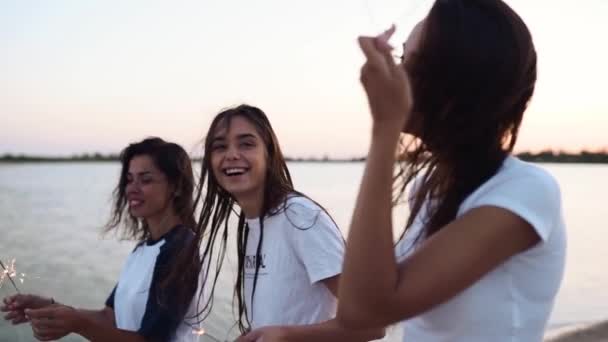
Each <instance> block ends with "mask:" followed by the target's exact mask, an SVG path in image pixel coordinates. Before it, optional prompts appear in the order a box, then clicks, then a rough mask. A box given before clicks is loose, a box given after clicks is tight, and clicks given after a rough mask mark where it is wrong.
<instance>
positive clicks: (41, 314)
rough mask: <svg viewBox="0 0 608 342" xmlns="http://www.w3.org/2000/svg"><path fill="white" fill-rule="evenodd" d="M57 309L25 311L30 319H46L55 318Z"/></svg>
mask: <svg viewBox="0 0 608 342" xmlns="http://www.w3.org/2000/svg"><path fill="white" fill-rule="evenodd" d="M54 313H55V308H52V307H50V308H41V309H25V314H26V315H27V316H28V317H29V318H46V317H53V316H54Z"/></svg>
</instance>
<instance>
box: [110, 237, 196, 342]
mask: <svg viewBox="0 0 608 342" xmlns="http://www.w3.org/2000/svg"><path fill="white" fill-rule="evenodd" d="M192 239H193V234H192V232H191V231H190V230H188V229H186V228H185V227H183V226H177V227H175V228H173V229H171V230H170V231H169V232H168V233H166V234H165V235H164V236H162V237H161V238H160V239H158V240H156V241H143V242H141V243H140V244H138V245H137V247H135V249H134V250H133V252H132V253H131V254H130V255H129V257H128V258H127V261H126V262H125V265H124V267H123V269H122V272H121V274H120V278H119V280H118V284H116V286H115V287H114V290H112V293H111V294H110V296H109V297H108V299H107V300H106V306H108V307H110V308H112V309H113V310H114V319H115V321H116V327H117V328H118V329H122V330H128V331H134V332H137V333H138V334H139V335H141V336H143V337H145V338H146V339H148V338H154V339H155V340H159V341H172V342H195V341H198V340H199V338H198V335H196V334H194V329H197V330H198V329H199V328H200V324H199V323H198V322H197V320H196V319H195V316H196V315H197V313H198V311H200V310H199V307H198V306H197V305H195V303H197V300H196V298H198V297H197V296H198V293H200V288H199V289H198V290H197V293H196V294H195V297H193V299H192V302H191V304H190V307H189V308H188V309H187V310H186V312H185V315H184V313H183V312H182V311H183V310H180V309H179V308H177V306H176V305H175V301H174V300H172V299H173V298H174V296H175V295H176V294H177V293H176V291H178V288H176V287H174V286H171V285H169V286H167V287H166V288H161V286H160V285H159V272H161V271H162V270H166V269H167V268H168V267H171V263H172V262H173V260H174V258H175V256H176V253H177V252H178V251H179V250H180V249H181V248H183V246H185V244H186V242H190V241H191V240H192ZM199 284H200V282H199ZM159 298H166V301H165V302H164V303H163V304H161V303H160V302H159ZM179 312H182V313H181V314H180V313H179Z"/></svg>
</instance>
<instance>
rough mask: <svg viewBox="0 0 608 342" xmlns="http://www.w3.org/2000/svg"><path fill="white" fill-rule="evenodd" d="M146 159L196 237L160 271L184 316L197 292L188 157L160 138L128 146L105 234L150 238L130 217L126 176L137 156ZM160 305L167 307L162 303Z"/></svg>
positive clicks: (145, 228) (142, 224)
mask: <svg viewBox="0 0 608 342" xmlns="http://www.w3.org/2000/svg"><path fill="white" fill-rule="evenodd" d="M144 155H145V156H149V157H150V158H151V159H152V161H153V162H154V165H155V166H156V167H157V168H158V169H159V170H160V171H161V172H162V173H163V175H165V177H167V180H168V182H169V184H171V185H172V186H173V189H174V194H173V196H172V200H171V205H172V206H173V210H174V212H175V214H176V215H177V216H178V217H179V219H180V221H181V223H182V224H183V225H184V227H185V228H186V229H189V230H191V231H192V233H193V234H194V235H195V236H194V238H192V239H184V241H183V242H184V244H183V248H182V250H181V251H180V253H179V254H178V257H177V258H176V262H174V263H172V264H171V269H168V270H162V273H161V277H160V278H159V280H158V281H159V282H160V283H159V284H160V286H161V288H162V287H167V286H169V284H171V286H177V287H178V288H179V289H180V291H177V292H176V295H177V299H176V300H177V301H178V303H177V304H178V308H179V311H180V314H181V313H185V312H186V309H187V307H188V306H189V305H190V302H191V300H192V298H193V296H194V293H195V292H196V289H197V285H198V274H199V266H200V264H199V258H198V252H197V249H196V247H197V246H196V243H195V242H196V240H197V238H196V231H195V227H196V222H195V220H194V200H193V194H194V174H193V172H192V163H191V160H190V157H189V156H188V153H186V151H185V150H184V149H183V148H182V147H181V146H179V145H178V144H175V143H171V142H166V141H164V140H163V139H161V138H157V137H151V138H147V139H144V140H142V141H140V142H137V143H133V144H130V145H129V146H127V147H126V148H125V149H124V150H123V151H122V152H121V153H120V163H121V171H120V179H119V181H118V185H117V186H116V188H115V190H114V192H113V202H114V203H113V210H112V217H111V219H110V221H109V222H108V223H107V225H106V227H105V231H106V232H110V231H117V230H119V231H120V230H122V236H123V237H124V238H128V239H134V240H137V241H140V242H143V241H145V240H146V239H148V238H149V237H150V230H149V227H148V223H147V222H146V221H145V220H140V219H138V218H136V217H135V216H133V215H131V213H130V212H129V210H128V208H127V197H126V187H127V175H128V173H129V164H130V162H131V160H132V159H133V158H134V157H136V156H144ZM158 299H159V301H160V302H161V303H160V304H162V305H168V303H164V302H162V298H158Z"/></svg>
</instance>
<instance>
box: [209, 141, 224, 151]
mask: <svg viewBox="0 0 608 342" xmlns="http://www.w3.org/2000/svg"><path fill="white" fill-rule="evenodd" d="M225 149H226V144H221V143H218V144H213V145H211V151H223V150H225Z"/></svg>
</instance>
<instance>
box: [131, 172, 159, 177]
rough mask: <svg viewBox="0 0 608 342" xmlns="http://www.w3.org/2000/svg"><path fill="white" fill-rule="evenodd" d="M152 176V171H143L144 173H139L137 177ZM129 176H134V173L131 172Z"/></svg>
mask: <svg viewBox="0 0 608 342" xmlns="http://www.w3.org/2000/svg"><path fill="white" fill-rule="evenodd" d="M152 174H154V173H153V172H152V171H142V172H137V173H136V175H139V176H146V175H152ZM127 176H133V172H130V171H129V172H128V173H127Z"/></svg>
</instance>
